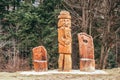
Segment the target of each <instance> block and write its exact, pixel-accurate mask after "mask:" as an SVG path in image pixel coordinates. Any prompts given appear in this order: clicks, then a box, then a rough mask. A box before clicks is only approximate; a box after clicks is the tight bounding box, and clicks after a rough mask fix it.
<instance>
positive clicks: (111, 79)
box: [0, 68, 120, 80]
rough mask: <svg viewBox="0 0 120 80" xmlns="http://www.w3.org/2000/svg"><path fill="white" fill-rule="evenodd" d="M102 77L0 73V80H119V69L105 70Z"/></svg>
mask: <svg viewBox="0 0 120 80" xmlns="http://www.w3.org/2000/svg"><path fill="white" fill-rule="evenodd" d="M105 71H106V72H108V73H109V74H106V75H105V74H104V75H78V74H54V75H53V74H49V75H39V76H38V75H36V76H35V75H29V76H26V75H21V74H19V72H14V73H8V72H0V80H120V68H114V69H107V70H105Z"/></svg>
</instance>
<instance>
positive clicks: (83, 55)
mask: <svg viewBox="0 0 120 80" xmlns="http://www.w3.org/2000/svg"><path fill="white" fill-rule="evenodd" d="M78 41H79V55H80V70H82V71H94V70H95V60H94V45H93V39H92V37H91V36H90V35H88V34H86V33H79V34H78Z"/></svg>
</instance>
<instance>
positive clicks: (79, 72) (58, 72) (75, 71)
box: [20, 70, 107, 75]
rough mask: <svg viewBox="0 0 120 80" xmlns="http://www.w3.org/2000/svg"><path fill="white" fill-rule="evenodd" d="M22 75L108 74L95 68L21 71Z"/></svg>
mask: <svg viewBox="0 0 120 80" xmlns="http://www.w3.org/2000/svg"><path fill="white" fill-rule="evenodd" d="M20 74H22V75H46V74H107V72H105V71H103V70H95V71H94V72H83V71H80V70H72V71H70V72H62V71H58V70H48V71H46V72H35V71H24V72H20Z"/></svg>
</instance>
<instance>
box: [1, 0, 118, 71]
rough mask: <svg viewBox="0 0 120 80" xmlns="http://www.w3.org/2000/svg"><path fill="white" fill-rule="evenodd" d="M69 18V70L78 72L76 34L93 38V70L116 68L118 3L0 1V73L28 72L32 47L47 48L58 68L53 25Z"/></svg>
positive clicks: (50, 62)
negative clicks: (64, 12)
mask: <svg viewBox="0 0 120 80" xmlns="http://www.w3.org/2000/svg"><path fill="white" fill-rule="evenodd" d="M61 10H67V11H69V12H70V14H71V17H72V26H71V29H72V32H71V33H72V63H73V64H72V67H73V69H79V58H80V56H79V48H78V47H79V45H78V38H77V34H78V33H80V32H86V33H87V34H89V35H91V36H92V37H93V41H94V49H95V61H96V68H97V69H105V68H115V67H120V0H0V71H19V70H31V69H32V68H33V67H32V66H33V65H32V48H34V47H36V46H39V45H43V46H45V48H46V49H47V54H48V65H49V69H57V67H58V62H57V61H58V56H59V54H58V40H57V35H58V33H57V22H58V15H59V13H60V11H61Z"/></svg>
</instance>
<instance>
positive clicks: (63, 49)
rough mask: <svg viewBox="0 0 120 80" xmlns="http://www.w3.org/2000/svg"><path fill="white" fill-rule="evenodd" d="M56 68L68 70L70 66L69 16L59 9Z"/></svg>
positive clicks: (70, 39)
mask: <svg viewBox="0 0 120 80" xmlns="http://www.w3.org/2000/svg"><path fill="white" fill-rule="evenodd" d="M58 19H59V21H58V47H59V48H58V50H59V60H58V70H59V71H70V70H71V68H72V60H71V53H72V46H71V43H72V38H71V16H70V13H69V12H68V11H61V12H60V15H59V16H58Z"/></svg>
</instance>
